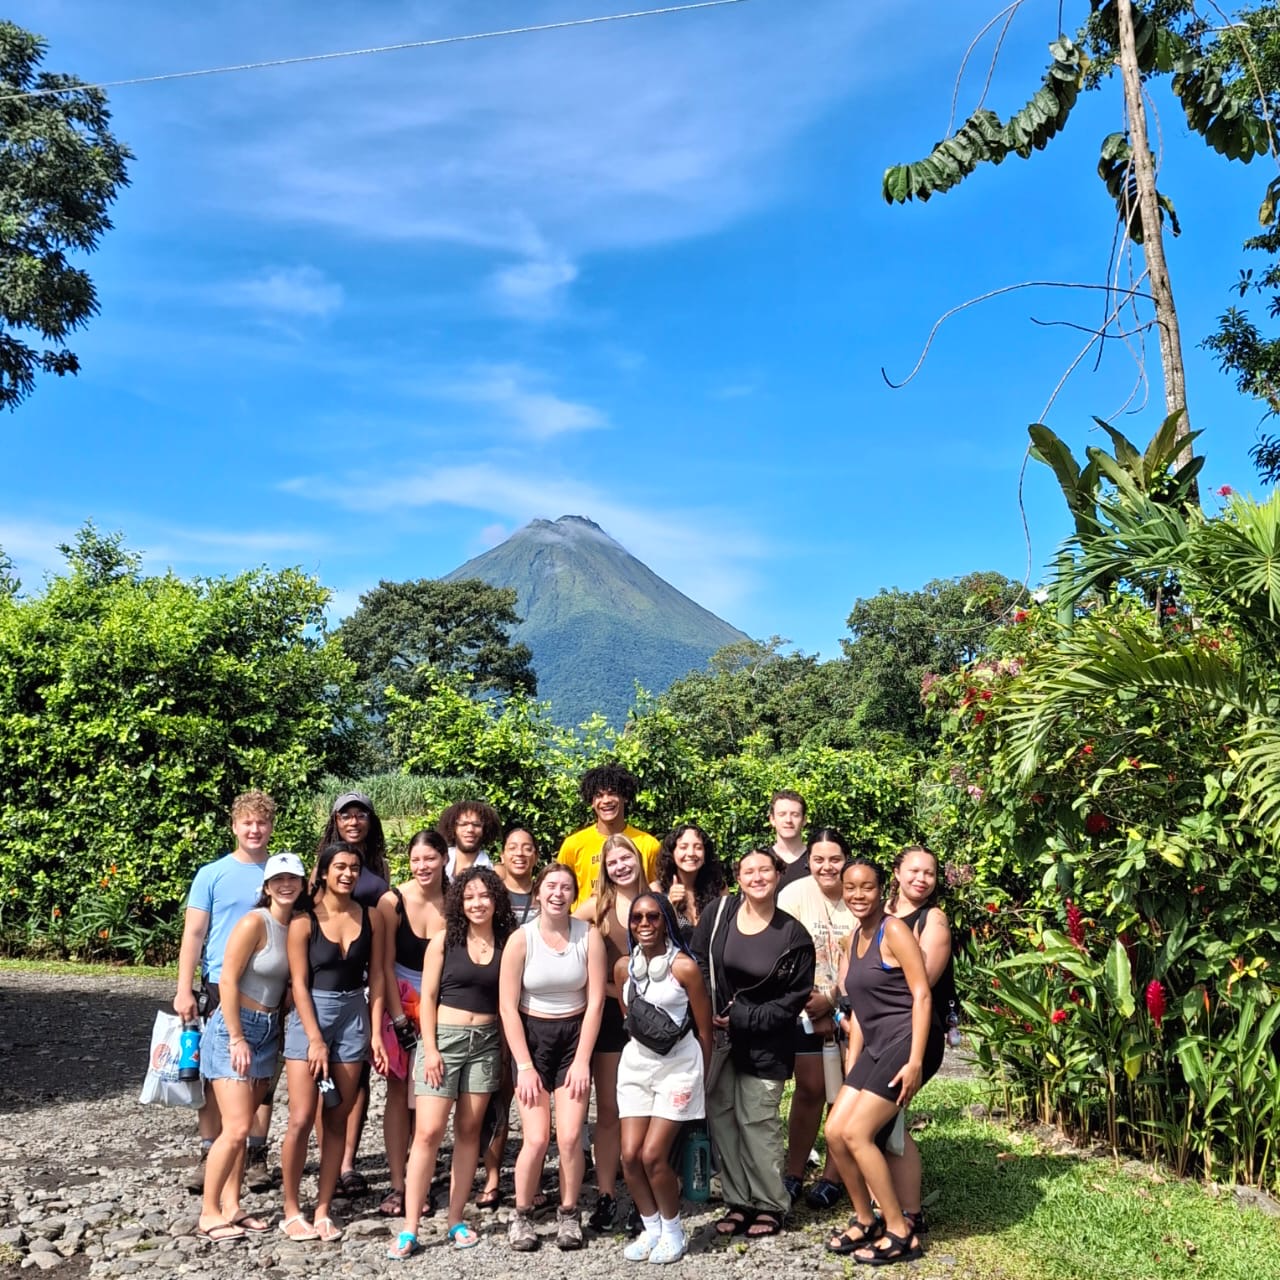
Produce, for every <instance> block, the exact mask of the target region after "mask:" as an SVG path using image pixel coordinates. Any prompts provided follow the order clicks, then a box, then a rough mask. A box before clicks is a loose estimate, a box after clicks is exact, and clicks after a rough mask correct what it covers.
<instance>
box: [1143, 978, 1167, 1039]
mask: <svg viewBox="0 0 1280 1280" xmlns="http://www.w3.org/2000/svg"><path fill="white" fill-rule="evenodd" d="M1165 1008H1166V1006H1165V1002H1164V987H1163V986H1162V985H1161V984H1160V979H1159V978H1152V979H1151V981H1150V982H1148V983H1147V1012H1148V1013H1149V1014H1150V1015H1151V1020H1152V1021H1153V1022H1154V1023H1155V1024H1156V1026H1157V1027H1158V1026H1159V1025H1160V1022H1161V1020H1162V1019H1163V1018H1164V1014H1165Z"/></svg>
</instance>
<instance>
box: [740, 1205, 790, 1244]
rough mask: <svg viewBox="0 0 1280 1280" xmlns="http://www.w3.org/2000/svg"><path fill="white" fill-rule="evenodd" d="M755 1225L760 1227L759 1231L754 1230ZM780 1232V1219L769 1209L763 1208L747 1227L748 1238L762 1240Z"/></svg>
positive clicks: (778, 1234)
mask: <svg viewBox="0 0 1280 1280" xmlns="http://www.w3.org/2000/svg"><path fill="white" fill-rule="evenodd" d="M757 1227H759V1228H760V1230H759V1231H757V1230H756V1228H757ZM781 1234H782V1219H781V1218H780V1217H779V1216H778V1215H777V1214H776V1213H774V1212H773V1211H772V1210H769V1209H763V1210H761V1211H760V1212H759V1213H757V1214H756V1216H755V1218H754V1219H753V1220H752V1222H751V1224H750V1225H749V1226H748V1227H747V1239H748V1240H764V1239H766V1238H767V1237H769V1236H780V1235H781Z"/></svg>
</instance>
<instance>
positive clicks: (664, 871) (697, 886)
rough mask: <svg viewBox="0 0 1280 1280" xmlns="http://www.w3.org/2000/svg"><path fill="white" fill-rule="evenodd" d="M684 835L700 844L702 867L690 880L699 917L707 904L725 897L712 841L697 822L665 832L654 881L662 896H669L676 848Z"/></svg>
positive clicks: (720, 871) (674, 879) (673, 875)
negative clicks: (722, 896) (688, 832)
mask: <svg viewBox="0 0 1280 1280" xmlns="http://www.w3.org/2000/svg"><path fill="white" fill-rule="evenodd" d="M686 831H692V832H693V833H694V834H695V835H696V836H697V837H698V839H699V840H701V841H702V852H703V859H702V866H700V867H699V868H698V874H697V875H696V876H694V879H693V901H694V904H695V905H696V906H697V908H698V912H699V914H701V912H702V908H703V907H705V906H706V905H707V904H708V903H709V902H714V901H715V900H716V899H717V898H719V897H720V895H721V894H722V893H724V888H725V885H724V869H723V868H722V867H721V866H720V863H719V862H718V861H717V860H716V846H715V841H714V840H712V839H711V837H710V836H709V835H707V833H706V832H705V831H703V829H702V828H701V827H700V826H698V824H697V823H696V822H682V823H681V824H680V825H679V826H678V827H676V828H675V830H674V831H669V832H667V835H666V838H665V839H664V840H663V842H662V847H661V849H659V851H658V870H657V881H658V885H659V886H660V887H661V889H662V892H663V893H664V894H665V893H668V892H670V889H671V886H672V885H673V884H675V882H676V876H677V874H678V873H677V871H676V845H677V844H678V843H679V841H680V837H681V836H683V835H684V834H685V832H686Z"/></svg>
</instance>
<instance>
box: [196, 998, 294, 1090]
mask: <svg viewBox="0 0 1280 1280" xmlns="http://www.w3.org/2000/svg"><path fill="white" fill-rule="evenodd" d="M240 1032H241V1034H242V1035H243V1036H244V1038H245V1040H246V1041H247V1042H248V1045H249V1054H250V1059H249V1074H248V1075H247V1076H242V1075H241V1074H240V1073H239V1072H238V1071H237V1070H236V1069H235V1067H233V1066H232V1065H231V1033H230V1032H229V1031H228V1030H227V1023H226V1020H225V1019H224V1018H223V1016H222V1009H221V1007H219V1008H217V1009H215V1010H214V1011H213V1017H211V1018H210V1019H209V1021H208V1022H206V1023H205V1027H204V1031H203V1033H202V1034H201V1036H200V1074H201V1075H202V1076H203V1077H204V1078H205V1079H206V1080H246V1079H247V1080H270V1079H271V1077H272V1076H273V1075H275V1073H276V1065H277V1060H278V1058H279V1056H280V1015H279V1014H278V1013H262V1012H261V1011H260V1010H258V1009H246V1008H245V1007H244V1006H243V1005H241V1006H240Z"/></svg>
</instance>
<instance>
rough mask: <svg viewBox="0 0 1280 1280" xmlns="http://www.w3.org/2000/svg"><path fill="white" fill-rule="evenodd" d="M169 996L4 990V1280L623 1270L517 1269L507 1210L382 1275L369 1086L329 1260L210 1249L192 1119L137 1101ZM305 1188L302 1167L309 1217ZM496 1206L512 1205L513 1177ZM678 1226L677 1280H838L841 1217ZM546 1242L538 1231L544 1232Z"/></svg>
mask: <svg viewBox="0 0 1280 1280" xmlns="http://www.w3.org/2000/svg"><path fill="white" fill-rule="evenodd" d="M172 994H173V987H172V984H171V983H170V982H167V981H164V980H160V979H148V978H134V977H130V976H127V975H120V976H110V977H93V978H89V977H70V976H66V975H62V974H39V973H27V972H22V973H17V972H3V973H0V1277H10V1276H17V1275H18V1274H19V1272H20V1271H22V1272H25V1273H27V1274H30V1273H31V1272H32V1271H35V1270H49V1271H52V1272H54V1274H55V1275H56V1277H58V1280H64V1278H65V1280H70V1278H71V1277H84V1276H90V1277H95V1278H98V1277H104V1278H105V1277H116V1276H129V1275H138V1274H141V1275H143V1276H144V1277H146V1276H155V1277H161V1276H169V1275H184V1276H193V1277H203V1276H208V1277H211V1278H212V1277H218V1278H219V1280H221V1277H223V1276H226V1275H227V1274H233V1275H241V1274H249V1273H253V1272H255V1271H257V1270H263V1271H266V1272H268V1273H270V1274H271V1275H272V1276H276V1277H294V1276H297V1277H314V1276H321V1275H323V1276H325V1277H369V1276H379V1275H394V1274H401V1273H402V1272H403V1271H404V1270H406V1269H408V1270H409V1271H410V1273H413V1272H418V1273H420V1274H424V1275H432V1276H448V1277H454V1276H459V1277H461V1276H463V1275H465V1274H467V1273H475V1272H477V1271H478V1272H480V1273H482V1274H483V1275H484V1276H485V1277H486V1280H515V1278H516V1276H517V1275H528V1274H532V1275H534V1276H539V1277H542V1276H545V1277H568V1278H571V1280H587V1278H588V1277H591V1276H593V1275H594V1274H595V1273H598V1272H599V1270H600V1268H601V1267H607V1268H608V1269H609V1270H611V1271H612V1270H615V1269H616V1270H635V1269H636V1268H635V1267H634V1266H633V1264H629V1263H626V1262H624V1261H623V1258H622V1244H623V1243H624V1240H623V1237H622V1236H620V1235H619V1236H617V1237H614V1236H604V1237H593V1236H592V1233H591V1232H589V1231H588V1233H587V1234H588V1245H587V1248H586V1249H584V1250H583V1251H582V1252H580V1253H569V1254H564V1253H560V1252H559V1251H558V1250H556V1249H555V1248H554V1246H553V1245H552V1243H551V1242H550V1241H546V1242H545V1244H544V1247H543V1249H542V1250H540V1251H539V1252H538V1253H535V1254H532V1255H517V1254H514V1253H512V1252H510V1251H509V1250H508V1248H507V1244H506V1229H505V1226H506V1214H507V1212H509V1210H506V1211H504V1210H499V1211H498V1212H497V1213H496V1214H494V1213H480V1212H477V1213H474V1214H473V1215H472V1217H471V1221H472V1223H473V1224H474V1225H476V1226H477V1227H479V1229H480V1230H481V1231H482V1234H483V1237H484V1238H483V1240H482V1242H481V1244H480V1245H479V1246H478V1247H477V1248H475V1249H474V1250H471V1251H470V1252H469V1253H457V1252H455V1251H454V1250H452V1249H447V1248H446V1247H444V1225H443V1221H442V1217H443V1215H440V1216H438V1217H435V1218H430V1219H427V1220H425V1221H424V1222H423V1225H422V1231H421V1238H422V1240H423V1243H424V1244H425V1245H426V1249H425V1251H424V1252H423V1253H422V1254H421V1255H419V1257H418V1258H417V1259H415V1260H414V1261H413V1262H411V1263H409V1264H408V1266H407V1268H406V1264H403V1263H398V1262H392V1261H388V1260H387V1259H386V1257H385V1251H386V1248H387V1245H388V1244H389V1243H390V1241H391V1238H392V1229H393V1228H394V1227H395V1226H396V1223H395V1222H394V1221H391V1220H388V1219H386V1218H381V1217H379V1216H378V1215H377V1205H378V1202H379V1201H380V1200H381V1199H382V1196H383V1195H384V1194H385V1193H386V1189H387V1186H388V1183H387V1171H386V1163H385V1160H384V1158H383V1155H382V1150H381V1110H382V1090H381V1088H380V1086H379V1084H378V1082H377V1081H376V1078H375V1084H374V1089H373V1099H372V1103H371V1113H372V1114H371V1115H370V1119H369V1126H368V1128H367V1129H366V1133H365V1141H364V1145H363V1147H362V1152H361V1160H360V1168H361V1171H362V1172H363V1173H364V1174H365V1176H366V1177H367V1178H368V1180H369V1183H370V1187H371V1190H370V1193H369V1194H368V1195H367V1196H364V1197H361V1198H360V1199H359V1200H354V1201H341V1200H339V1201H336V1202H335V1214H334V1216H335V1218H337V1220H338V1221H339V1223H340V1224H341V1225H342V1226H343V1228H344V1237H343V1239H342V1240H341V1241H340V1242H339V1243H337V1244H335V1245H316V1244H307V1245H300V1244H291V1243H289V1242H287V1241H285V1240H284V1238H283V1237H282V1236H280V1235H279V1234H278V1233H276V1232H274V1231H272V1232H271V1233H269V1234H267V1235H264V1236H260V1237H256V1238H255V1237H252V1236H251V1237H249V1238H248V1240H247V1241H238V1242H234V1243H226V1244H222V1245H210V1244H208V1243H206V1242H204V1241H201V1240H199V1239H197V1238H196V1236H195V1234H194V1232H195V1227H196V1214H197V1211H198V1201H197V1198H196V1197H195V1196H193V1195H190V1194H188V1192H187V1191H186V1189H185V1181H186V1172H187V1170H188V1168H189V1167H190V1164H191V1161H192V1158H193V1154H194V1150H195V1141H194V1133H195V1118H194V1114H193V1113H192V1112H189V1111H178V1110H171V1109H168V1108H164V1107H143V1106H141V1105H139V1103H138V1101H137V1098H138V1091H139V1089H140V1088H141V1085H142V1075H143V1072H144V1070H145V1066H146V1058H147V1050H148V1045H149V1042H150V1034H151V1024H152V1022H153V1020H154V1018H155V1011H156V1009H157V1008H159V1007H165V1008H167V1007H168V1005H169V1001H170V999H171V998H172ZM284 1100H285V1099H284V1085H283V1082H282V1083H281V1087H280V1090H279V1093H278V1095H277V1104H278V1105H277V1112H276V1121H275V1126H276V1128H274V1129H273V1132H272V1139H271V1149H272V1154H273V1157H274V1158H275V1159H276V1160H278V1130H279V1127H280V1126H281V1125H282V1116H283V1113H284V1106H283V1104H284ZM512 1146H513V1148H514V1142H513V1144H512ZM513 1157H514V1150H511V1151H509V1153H508V1158H509V1159H510V1158H513ZM313 1158H314V1149H313ZM445 1158H446V1160H447V1151H446V1153H445ZM314 1174H315V1165H314V1162H313V1164H312V1165H311V1166H309V1168H308V1175H307V1178H306V1179H305V1180H304V1184H303V1191H304V1204H305V1203H306V1197H307V1191H308V1187H310V1188H312V1189H314V1181H313V1179H314ZM589 1182H590V1178H589V1177H588V1183H589ZM503 1189H504V1192H506V1196H507V1203H508V1204H509V1203H510V1170H509V1169H508V1170H506V1171H505V1172H504V1182H503ZM588 1194H589V1192H588V1191H584V1194H583V1205H584V1207H585V1206H586V1204H587V1197H588ZM244 1207H245V1208H246V1209H247V1210H248V1211H249V1212H251V1213H257V1214H259V1215H260V1216H262V1217H265V1218H267V1219H268V1220H269V1221H271V1222H273V1223H274V1222H276V1221H278V1220H279V1217H280V1198H279V1193H278V1192H268V1193H266V1194H263V1195H253V1194H250V1193H246V1196H245V1200H244ZM687 1209H688V1210H691V1212H689V1213H688V1216H687V1219H686V1222H687V1226H688V1228H689V1229H690V1234H691V1240H692V1246H691V1250H690V1253H689V1255H688V1256H687V1257H686V1258H685V1259H684V1260H683V1261H681V1262H679V1263H677V1264H675V1265H674V1266H672V1267H670V1268H669V1269H668V1270H669V1272H670V1273H671V1275H672V1276H673V1277H693V1278H695V1280H711V1277H712V1276H713V1275H714V1276H716V1277H717V1280H722V1278H723V1277H725V1276H726V1275H728V1276H733V1277H747V1278H751V1280H755V1278H756V1277H761V1278H762V1277H764V1276H765V1275H768V1276H769V1277H770V1278H771V1280H788V1278H790V1277H796V1278H797V1280H798V1278H799V1277H809V1276H813V1275H815V1274H816V1275H818V1276H827V1277H833V1278H834V1277H837V1276H844V1275H845V1273H846V1272H845V1266H844V1264H843V1262H842V1261H841V1260H839V1259H836V1258H830V1257H828V1256H827V1255H826V1254H825V1253H824V1251H823V1249H822V1241H823V1240H824V1239H825V1236H826V1233H827V1227H828V1225H829V1223H830V1222H831V1221H836V1220H839V1219H840V1218H842V1217H843V1216H844V1215H843V1214H842V1213H840V1214H836V1213H833V1214H830V1215H823V1216H821V1217H819V1216H817V1215H814V1214H811V1213H810V1212H809V1211H807V1210H805V1209H803V1208H801V1209H800V1210H799V1212H798V1213H797V1215H796V1218H795V1220H794V1222H793V1226H792V1229H791V1230H789V1231H787V1232H785V1233H784V1234H783V1235H781V1236H779V1237H777V1238H776V1239H770V1240H761V1241H757V1242H754V1243H752V1244H751V1245H749V1246H748V1245H745V1244H742V1243H740V1242H738V1241H734V1242H731V1243H728V1244H726V1243H725V1242H723V1241H720V1240H717V1239H715V1238H714V1236H713V1233H712V1230H711V1224H712V1223H713V1222H714V1220H715V1218H716V1217H718V1216H719V1213H720V1211H721V1206H720V1205H718V1204H717V1203H715V1202H712V1203H711V1204H709V1205H700V1206H687ZM553 1229H554V1228H553V1225H552V1222H550V1221H549V1222H547V1223H546V1225H544V1226H543V1228H542V1230H543V1231H553ZM951 1263H952V1259H950V1258H949V1257H945V1256H942V1255H938V1256H934V1257H932V1258H930V1257H926V1258H925V1259H924V1261H922V1262H920V1263H916V1264H912V1266H911V1267H910V1268H909V1269H908V1271H909V1274H911V1275H912V1277H913V1280H928V1278H929V1277H934V1276H947V1275H948V1274H949V1273H950V1271H951ZM896 1274H899V1275H901V1274H903V1270H902V1269H898V1270H897V1271H896Z"/></svg>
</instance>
